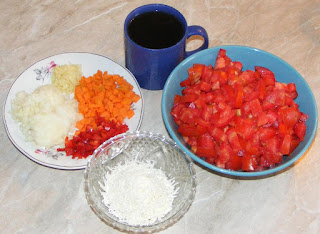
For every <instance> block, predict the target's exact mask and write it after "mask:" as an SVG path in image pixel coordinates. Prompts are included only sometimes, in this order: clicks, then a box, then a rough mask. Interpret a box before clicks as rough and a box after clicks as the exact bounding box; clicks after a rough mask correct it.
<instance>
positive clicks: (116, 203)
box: [100, 160, 178, 225]
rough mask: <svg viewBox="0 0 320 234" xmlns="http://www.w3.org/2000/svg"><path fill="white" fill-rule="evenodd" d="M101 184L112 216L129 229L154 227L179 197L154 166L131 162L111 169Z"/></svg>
mask: <svg viewBox="0 0 320 234" xmlns="http://www.w3.org/2000/svg"><path fill="white" fill-rule="evenodd" d="M103 182H104V184H102V183H100V187H101V189H102V190H101V191H100V192H101V195H102V197H103V201H102V202H103V203H104V205H106V206H107V208H108V209H109V211H110V213H111V214H113V215H114V216H116V217H118V218H119V220H120V221H121V222H126V223H128V224H129V225H151V224H153V223H155V222H156V221H157V220H158V221H160V220H161V219H162V218H163V217H164V216H165V215H166V214H167V213H168V212H169V211H170V210H171V209H172V203H173V200H174V198H175V197H176V195H177V189H178V188H177V189H176V190H175V185H176V183H175V181H174V179H168V177H167V176H166V175H165V173H164V172H163V171H162V170H161V169H157V168H155V167H154V163H152V162H137V161H134V160H132V161H129V162H126V163H124V164H118V165H116V166H115V167H114V168H111V173H106V174H105V176H104V180H103Z"/></svg>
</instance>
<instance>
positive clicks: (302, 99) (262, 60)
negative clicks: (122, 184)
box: [161, 46, 318, 178]
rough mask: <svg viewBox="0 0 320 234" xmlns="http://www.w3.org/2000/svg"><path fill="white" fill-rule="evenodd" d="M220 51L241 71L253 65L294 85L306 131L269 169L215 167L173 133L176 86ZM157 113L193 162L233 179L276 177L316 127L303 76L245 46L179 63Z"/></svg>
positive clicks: (202, 53) (209, 52) (307, 143)
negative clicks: (193, 69)
mask: <svg viewBox="0 0 320 234" xmlns="http://www.w3.org/2000/svg"><path fill="white" fill-rule="evenodd" d="M220 48H222V49H225V50H227V56H229V57H230V58H231V59H232V61H240V62H241V63H242V64H243V69H244V70H247V69H251V70H254V66H262V67H266V68H268V69H270V70H271V71H273V72H274V74H275V77H276V80H277V81H279V82H284V83H290V82H293V83H295V84H296V88H297V92H298V95H299V96H298V98H297V99H296V100H295V101H296V103H298V104H299V105H300V111H302V112H304V113H306V114H308V115H309V119H308V120H307V122H306V125H307V131H306V135H305V139H304V141H303V142H301V143H300V144H299V146H298V147H297V148H296V149H295V151H294V152H293V153H292V154H291V155H290V156H289V157H286V156H285V157H283V160H282V162H281V163H280V164H278V165H277V166H275V167H273V168H270V169H267V170H264V171H257V172H243V171H232V170H227V169H222V168H219V167H216V166H214V165H212V164H209V163H207V162H206V161H204V160H202V159H201V158H199V157H198V156H196V155H195V154H193V153H192V152H191V151H190V148H189V147H188V146H187V144H186V143H185V142H184V140H183V138H182V136H181V135H180V134H179V133H178V132H177V125H176V124H175V122H174V120H173V118H172V116H171V115H170V111H171V108H172V106H173V100H174V96H175V95H176V94H181V90H182V88H181V87H180V82H181V81H183V80H185V79H186V78H187V77H188V72H187V69H188V68H189V67H192V65H193V64H195V63H200V64H205V65H209V64H212V65H213V66H214V63H215V60H216V56H217V54H218V52H219V49H220ZM161 110H162V117H163V120H164V123H165V125H166V128H167V130H168V132H169V134H170V135H171V137H172V138H173V140H174V141H176V143H177V144H178V146H179V147H180V148H181V149H182V150H184V151H185V152H186V153H187V154H188V155H189V156H190V157H191V158H192V159H193V160H194V161H196V162H197V163H199V164H201V165H202V166H204V167H206V168H208V169H210V170H212V171H214V172H216V173H217V174H220V175H224V176H227V177H235V178H250V177H253V178H258V177H262V178H263V177H267V176H271V175H275V174H278V173H280V172H282V171H284V170H285V169H287V168H288V167H290V166H292V165H293V164H294V162H296V161H297V160H298V159H299V158H301V157H302V156H303V155H304V153H305V152H306V151H307V150H308V148H309V147H310V145H311V143H312V141H313V139H314V137H315V134H316V130H317V125H318V111H317V105H316V102H315V99H314V96H313V94H312V91H311V89H310V87H309V86H308V84H307V83H306V81H305V80H304V79H303V77H302V76H301V75H300V74H299V73H298V72H297V71H296V70H295V69H294V68H293V67H291V66H290V65H289V64H288V63H287V62H285V61H284V60H282V59H280V58H279V57H277V56H275V55H272V54H270V53H268V52H266V51H263V50H259V49H256V48H251V47H245V46H220V47H212V48H209V49H206V50H203V51H200V52H198V53H196V54H194V55H192V56H190V57H188V58H187V59H185V60H184V61H182V62H181V63H180V64H179V65H178V66H177V67H176V68H175V69H174V70H173V71H172V73H171V74H170V76H169V77H168V80H167V81H166V84H165V86H164V89H163V94H162V101H161Z"/></svg>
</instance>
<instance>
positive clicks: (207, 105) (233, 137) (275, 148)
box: [92, 49, 308, 171]
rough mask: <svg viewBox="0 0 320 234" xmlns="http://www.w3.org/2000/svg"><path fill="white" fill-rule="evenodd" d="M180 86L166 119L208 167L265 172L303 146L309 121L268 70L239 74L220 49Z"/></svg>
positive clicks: (292, 89) (291, 91)
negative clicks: (215, 56) (212, 59)
mask: <svg viewBox="0 0 320 234" xmlns="http://www.w3.org/2000/svg"><path fill="white" fill-rule="evenodd" d="M180 85H181V86H182V87H183V90H182V92H181V95H176V96H175V98H174V106H173V107H172V110H171V115H172V116H173V119H174V121H175V122H176V123H177V125H178V132H179V133H180V134H181V135H182V136H183V139H184V140H185V142H186V143H187V144H188V145H190V147H191V150H192V151H193V152H194V153H195V154H196V155H198V156H199V157H201V158H203V159H204V160H206V161H207V162H208V163H211V164H214V165H216V166H218V167H221V168H226V169H229V170H242V171H257V170H264V169H267V168H271V167H274V166H275V165H276V164H278V163H280V162H281V160H282V157H283V155H290V154H291V153H292V152H293V151H294V150H295V149H296V147H297V146H298V145H299V143H300V142H301V141H303V140H304V137H305V134H306V128H307V127H306V123H305V122H306V121H307V119H308V115H306V114H304V113H302V112H300V110H299V105H298V104H297V103H295V101H294V100H295V99H296V98H297V96H298V94H297V90H296V86H295V84H293V83H289V84H286V83H280V82H277V81H276V79H275V75H274V73H273V72H272V71H271V70H270V69H268V68H265V67H261V66H256V67H255V70H254V71H253V70H246V71H242V63H241V62H239V61H232V60H231V59H230V58H229V57H228V56H227V53H226V50H223V49H221V50H220V51H219V53H218V55H217V58H216V61H215V63H214V66H213V65H208V66H206V65H203V64H194V65H193V66H192V67H191V68H189V69H188V78H186V79H185V80H184V81H182V82H181V83H180ZM94 138H95V137H94ZM95 143H96V142H92V144H95Z"/></svg>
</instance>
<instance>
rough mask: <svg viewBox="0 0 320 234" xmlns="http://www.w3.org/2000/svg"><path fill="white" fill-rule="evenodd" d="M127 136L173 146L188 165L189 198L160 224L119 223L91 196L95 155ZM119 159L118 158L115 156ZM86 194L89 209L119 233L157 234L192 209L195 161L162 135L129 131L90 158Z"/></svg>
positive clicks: (85, 186)
mask: <svg viewBox="0 0 320 234" xmlns="http://www.w3.org/2000/svg"><path fill="white" fill-rule="evenodd" d="M126 136H145V137H148V138H154V139H157V140H160V141H162V142H165V143H167V144H170V145H172V146H173V147H174V148H176V149H177V150H179V151H181V154H180V155H181V157H183V158H184V159H185V160H186V164H187V165H188V171H189V173H190V180H191V191H190V194H189V196H188V197H187V198H186V199H185V200H184V202H183V204H182V206H181V207H180V209H179V210H178V211H177V212H175V213H173V214H172V216H170V217H169V218H167V219H164V220H162V221H161V222H160V223H157V224H151V225H141V226H134V225H130V224H126V223H122V222H119V221H117V220H114V219H111V218H109V217H105V215H104V213H103V212H102V211H101V210H100V209H99V208H98V206H97V204H96V203H95V202H93V199H92V197H91V196H90V192H89V183H88V177H89V169H90V168H91V164H92V163H93V162H94V161H95V158H96V157H95V155H96V153H98V152H99V151H100V150H102V148H104V147H105V146H107V145H110V144H113V143H114V142H115V140H122V139H124V138H125V137H126ZM115 157H117V156H115ZM83 188H84V192H85V197H86V200H87V203H88V205H89V207H90V208H91V209H92V210H93V212H94V213H95V214H96V215H97V216H98V217H99V218H100V219H101V220H102V221H103V222H104V223H106V224H107V225H109V226H110V227H113V228H115V229H117V230H119V231H126V232H135V233H139V232H148V233H150V232H155V231H156V232H157V231H161V230H164V229H166V228H168V227H170V226H172V225H173V224H175V223H176V222H178V221H179V220H180V219H181V218H182V217H183V216H184V215H185V214H186V213H187V211H188V210H189V208H190V207H191V205H192V203H193V201H194V199H195V194H196V188H197V183H196V171H195V168H194V161H193V160H192V158H191V157H190V156H189V155H188V154H187V153H186V152H184V151H183V150H182V149H181V148H180V147H179V146H178V145H177V143H176V142H175V141H173V140H172V139H171V138H169V137H166V136H164V135H162V134H160V133H154V132H150V131H140V130H136V131H128V132H125V133H122V134H119V135H116V136H114V137H112V138H110V139H108V140H106V141H105V142H103V143H102V144H101V145H100V146H99V147H98V148H97V149H96V150H95V151H94V153H93V154H92V156H91V157H90V159H89V160H88V163H87V167H86V169H85V171H84V185H83Z"/></svg>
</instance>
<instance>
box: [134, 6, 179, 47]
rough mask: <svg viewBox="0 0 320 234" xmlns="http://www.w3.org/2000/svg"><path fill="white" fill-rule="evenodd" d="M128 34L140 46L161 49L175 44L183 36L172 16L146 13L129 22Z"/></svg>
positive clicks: (176, 20)
mask: <svg viewBox="0 0 320 234" xmlns="http://www.w3.org/2000/svg"><path fill="white" fill-rule="evenodd" d="M128 34H129V36H130V38H131V40H133V41H134V42H135V43H137V44H138V45H140V46H143V47H146V48H149V49H163V48H168V47H170V46H173V45H175V44H177V43H178V42H179V41H180V40H181V39H182V37H183V35H184V28H183V25H182V24H181V23H180V21H179V20H178V19H176V18H175V17H174V16H173V15H170V14H167V13H164V12H147V13H143V14H141V15H138V16H136V17H135V18H134V19H132V20H131V22H130V24H129V26H128Z"/></svg>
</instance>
